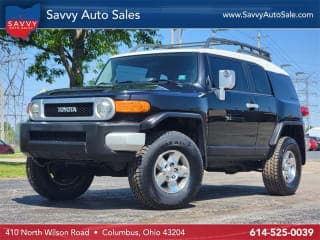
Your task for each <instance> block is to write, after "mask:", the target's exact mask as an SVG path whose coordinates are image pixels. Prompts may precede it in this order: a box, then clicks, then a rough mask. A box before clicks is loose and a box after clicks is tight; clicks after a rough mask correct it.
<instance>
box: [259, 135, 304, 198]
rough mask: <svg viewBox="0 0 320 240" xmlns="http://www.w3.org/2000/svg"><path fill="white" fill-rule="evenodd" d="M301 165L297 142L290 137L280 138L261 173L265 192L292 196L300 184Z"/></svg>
mask: <svg viewBox="0 0 320 240" xmlns="http://www.w3.org/2000/svg"><path fill="white" fill-rule="evenodd" d="M301 165H302V164H301V154H300V151H299V146H298V144H297V142H296V141H295V140H294V139H292V138H290V137H282V138H280V139H279V141H278V143H277V146H276V148H275V151H274V153H273V155H272V157H271V158H270V159H268V160H267V162H266V164H265V167H264V170H263V173H262V176H263V182H264V184H265V187H266V189H267V191H268V192H269V193H270V194H275V195H291V194H294V193H295V192H296V190H297V188H298V186H299V183H300V178H301Z"/></svg>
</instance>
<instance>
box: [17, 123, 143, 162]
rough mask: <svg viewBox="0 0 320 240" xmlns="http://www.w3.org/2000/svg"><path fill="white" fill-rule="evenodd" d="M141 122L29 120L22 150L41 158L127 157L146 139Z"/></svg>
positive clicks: (24, 126)
mask: <svg viewBox="0 0 320 240" xmlns="http://www.w3.org/2000/svg"><path fill="white" fill-rule="evenodd" d="M139 130H140V125H139V123H105V122H26V123H23V124H21V128H20V146H21V151H22V152H25V153H27V154H28V155H30V156H32V157H34V158H38V159H48V160H76V161H78V160H93V161H105V162H119V161H128V160H130V158H132V157H134V156H135V153H136V151H137V150H139V148H140V147H142V146H143V145H144V143H145V134H144V133H140V132H139Z"/></svg>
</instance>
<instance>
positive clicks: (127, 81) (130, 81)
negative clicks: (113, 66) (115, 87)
mask: <svg viewBox="0 0 320 240" xmlns="http://www.w3.org/2000/svg"><path fill="white" fill-rule="evenodd" d="M114 83H116V84H118V83H138V82H137V81H132V80H126V81H116V82H114Z"/></svg>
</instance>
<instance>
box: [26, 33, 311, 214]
mask: <svg viewBox="0 0 320 240" xmlns="http://www.w3.org/2000/svg"><path fill="white" fill-rule="evenodd" d="M198 45H199V43H197V44H187V45H186V46H184V45H177V46H174V45H167V46H163V45H162V46H150V45H147V46H144V47H147V48H151V47H153V48H159V47H161V48H163V49H153V50H144V51H142V52H137V51H135V52H131V53H128V54H123V55H117V56H114V57H111V58H110V59H109V61H108V62H107V63H106V65H105V67H104V68H103V70H102V72H101V73H100V75H99V77H98V79H97V81H96V83H95V85H94V86H90V87H82V88H71V89H60V90H54V91H49V92H45V93H41V94H39V95H37V96H35V97H34V98H33V99H32V102H31V103H30V104H29V107H28V112H29V117H30V120H29V121H27V122H25V123H23V124H22V125H21V149H22V151H23V152H25V153H27V155H28V159H27V175H28V179H29V182H30V184H31V186H32V187H33V188H34V190H35V191H36V192H38V193H39V194H40V195H42V196H44V197H46V198H48V199H52V200H68V199H74V198H76V197H78V196H80V195H81V194H83V193H84V192H85V191H86V190H87V189H88V188H89V186H90V184H91V182H92V180H93V178H94V176H119V177H121V176H128V178H129V183H130V186H131V189H132V191H133V193H134V195H135V196H136V197H137V198H138V199H139V200H141V201H142V202H143V203H144V204H145V205H146V206H148V207H150V208H156V209H172V208H180V207H183V206H185V205H186V204H188V203H189V202H190V201H191V200H192V199H193V198H194V197H195V195H196V193H197V192H198V190H199V188H200V185H201V181H202V176H203V171H204V170H206V171H209V172H225V173H229V174H230V173H236V172H243V171H252V170H255V171H259V172H262V177H263V182H264V184H265V187H266V189H267V191H268V192H269V193H270V194H276V195H291V194H294V193H295V192H296V190H297V187H298V185H299V181H300V177H301V167H302V165H303V164H305V162H306V158H305V142H304V129H303V121H302V115H301V112H300V104H299V101H298V97H297V94H296V92H295V89H294V86H293V84H292V82H291V80H290V78H289V76H288V74H287V73H286V72H285V71H284V70H283V69H281V68H279V67H277V66H275V65H274V64H272V63H271V60H270V54H269V53H268V52H265V51H263V50H261V49H259V48H256V47H254V46H250V45H247V44H244V43H240V42H236V41H230V40H226V39H217V38H210V39H208V40H207V41H206V42H205V43H204V44H203V45H202V46H201V47H199V46H198ZM217 45H233V47H234V46H238V47H240V49H239V51H238V52H233V51H226V50H221V49H216V47H214V48H212V46H217ZM140 47H141V46H140ZM136 50H137V49H136Z"/></svg>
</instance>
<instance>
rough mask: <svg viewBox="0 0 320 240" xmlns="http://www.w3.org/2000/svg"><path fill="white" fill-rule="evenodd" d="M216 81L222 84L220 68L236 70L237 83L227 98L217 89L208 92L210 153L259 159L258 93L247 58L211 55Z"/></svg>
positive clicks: (214, 84)
mask: <svg viewBox="0 0 320 240" xmlns="http://www.w3.org/2000/svg"><path fill="white" fill-rule="evenodd" d="M208 64H209V69H210V78H211V81H212V85H213V87H215V88H218V81H219V80H218V79H219V78H218V75H219V74H218V73H219V70H234V71H235V75H236V86H235V87H234V89H230V90H226V95H225V100H224V101H221V100H219V99H218V98H217V96H216V95H215V93H213V92H212V93H210V94H209V95H208V109H209V110H208V128H209V129H208V130H209V131H208V141H207V142H208V155H209V158H211V159H213V160H214V161H216V160H218V159H223V160H227V159H233V158H234V159H237V160H238V159H239V160H240V159H246V160H249V159H252V158H253V159H255V145H256V140H257V138H256V137H257V131H258V123H257V112H256V109H255V108H254V106H255V105H254V104H255V94H254V93H253V92H252V89H251V86H250V79H248V78H249V77H248V76H247V74H246V71H245V70H244V65H243V62H241V61H238V60H235V59H231V58H226V57H220V56H214V55H208Z"/></svg>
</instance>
